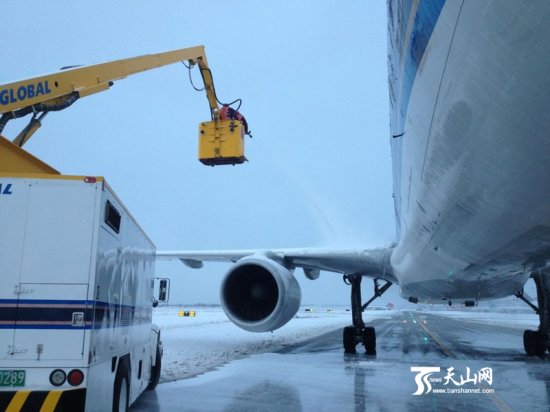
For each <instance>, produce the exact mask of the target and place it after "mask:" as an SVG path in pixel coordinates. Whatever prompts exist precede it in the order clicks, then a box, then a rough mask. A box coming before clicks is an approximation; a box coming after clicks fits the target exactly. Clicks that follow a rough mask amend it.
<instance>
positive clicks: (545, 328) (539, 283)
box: [516, 270, 550, 358]
mask: <svg viewBox="0 0 550 412" xmlns="http://www.w3.org/2000/svg"><path fill="white" fill-rule="evenodd" d="M531 277H532V278H533V280H534V281H535V285H536V287H537V301H538V305H539V306H538V307H536V306H535V305H533V304H532V303H531V302H529V301H528V300H527V299H525V297H524V296H523V290H521V291H519V292H518V293H516V297H517V298H519V299H521V300H523V301H524V302H526V303H527V304H528V305H529V306H531V307H532V308H533V309H534V311H535V312H536V313H537V315H539V319H540V325H539V328H538V330H526V331H524V332H523V347H524V348H525V353H527V355H528V356H538V357H541V358H542V357H544V354H545V353H546V350H547V349H550V272H549V271H548V270H539V271H536V272H533V273H532V274H531Z"/></svg>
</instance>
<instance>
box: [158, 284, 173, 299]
mask: <svg viewBox="0 0 550 412" xmlns="http://www.w3.org/2000/svg"><path fill="white" fill-rule="evenodd" d="M169 289H170V283H169V281H168V279H160V282H159V299H158V300H159V302H168V296H169Z"/></svg>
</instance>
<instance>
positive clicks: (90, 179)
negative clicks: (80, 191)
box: [84, 176, 97, 183]
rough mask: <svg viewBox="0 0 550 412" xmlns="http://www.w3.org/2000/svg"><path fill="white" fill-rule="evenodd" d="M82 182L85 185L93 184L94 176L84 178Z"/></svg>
mask: <svg viewBox="0 0 550 412" xmlns="http://www.w3.org/2000/svg"><path fill="white" fill-rule="evenodd" d="M84 181H85V182H86V183H95V182H97V179H96V178H95V177H94V176H86V177H84Z"/></svg>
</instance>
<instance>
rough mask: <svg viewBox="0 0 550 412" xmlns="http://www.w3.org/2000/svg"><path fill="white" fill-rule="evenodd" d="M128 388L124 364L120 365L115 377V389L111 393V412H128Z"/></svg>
mask: <svg viewBox="0 0 550 412" xmlns="http://www.w3.org/2000/svg"><path fill="white" fill-rule="evenodd" d="M129 399H130V386H129V380H128V371H127V370H126V366H125V364H124V362H121V363H120V366H119V367H118V371H117V373H116V377H115V387H114V391H113V412H128V409H129V407H130V405H129Z"/></svg>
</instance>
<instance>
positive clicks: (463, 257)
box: [388, 0, 550, 302]
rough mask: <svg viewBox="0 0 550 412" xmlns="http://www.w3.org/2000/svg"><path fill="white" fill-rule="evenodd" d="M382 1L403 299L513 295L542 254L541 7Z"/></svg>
mask: <svg viewBox="0 0 550 412" xmlns="http://www.w3.org/2000/svg"><path fill="white" fill-rule="evenodd" d="M403 3H404V4H403V5H402V7H397V5H396V4H395V3H390V4H389V6H388V7H389V40H390V41H389V48H390V56H389V64H388V66H389V78H390V102H391V106H392V107H391V133H392V138H391V147H392V161H393V173H394V199H395V213H396V221H397V238H398V242H397V246H396V247H395V249H394V251H393V254H392V258H391V264H392V267H393V269H394V275H395V277H396V278H397V279H398V281H399V283H400V286H401V294H402V296H403V297H409V296H413V297H418V298H421V299H428V300H430V301H434V302H435V301H438V300H439V301H440V300H447V299H483V298H498V297H504V296H508V295H511V294H514V293H516V292H517V291H518V290H520V289H521V288H522V286H523V284H524V283H525V282H526V281H527V279H528V278H529V276H530V274H531V271H532V270H533V269H535V268H537V267H541V266H544V265H545V264H546V260H547V259H548V258H549V257H550V202H549V201H548V195H547V193H548V190H549V189H550V168H549V167H548V165H547V162H548V159H549V158H550V116H549V115H548V109H549V108H550V76H548V73H549V69H550V41H549V40H550V25H548V24H547V22H548V21H549V20H550V3H548V2H536V3H535V2H516V1H512V0H511V1H498V2H479V1H469V0H464V1H460V0H456V1H455V0H447V1H444V0H434V1H427V0H421V1H419V2H418V1H410V2H406V1H405V2H403Z"/></svg>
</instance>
